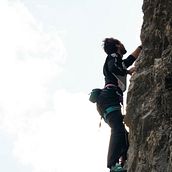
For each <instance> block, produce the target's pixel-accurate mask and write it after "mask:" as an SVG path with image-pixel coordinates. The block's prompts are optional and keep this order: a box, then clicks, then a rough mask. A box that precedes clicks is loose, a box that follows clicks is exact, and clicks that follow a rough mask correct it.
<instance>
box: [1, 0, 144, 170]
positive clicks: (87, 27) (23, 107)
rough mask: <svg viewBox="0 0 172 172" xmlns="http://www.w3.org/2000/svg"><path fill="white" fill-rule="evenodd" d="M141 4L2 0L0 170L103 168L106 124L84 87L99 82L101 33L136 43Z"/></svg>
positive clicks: (123, 0)
mask: <svg viewBox="0 0 172 172" xmlns="http://www.w3.org/2000/svg"><path fill="white" fill-rule="evenodd" d="M141 6H142V1H141V0H140V1H138V0H120V1H117V0H87V1H84V2H83V1H81V0H80V1H79V0H9V1H8V0H0V81H1V84H0V171H2V172H66V171H69V170H70V171H75V172H80V171H81V169H82V172H88V171H99V172H104V171H107V169H106V154H107V147H108V141H109V135H108V134H109V128H108V127H107V126H106V124H104V123H103V126H102V128H101V129H99V128H98V123H99V115H98V114H97V112H96V109H95V105H94V104H91V103H90V102H89V101H88V93H89V92H90V91H91V89H92V88H95V87H100V88H101V87H103V85H104V81H103V79H104V78H103V75H102V66H103V63H104V60H105V54H104V52H103V50H102V47H101V45H102V40H103V39H104V38H105V37H115V38H117V39H120V40H121V41H122V42H123V43H124V44H125V46H126V48H127V49H128V52H131V51H133V50H134V49H135V48H136V47H137V46H138V45H139V44H140V29H141V24H142V11H141Z"/></svg>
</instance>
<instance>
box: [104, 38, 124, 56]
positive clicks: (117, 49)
mask: <svg viewBox="0 0 172 172" xmlns="http://www.w3.org/2000/svg"><path fill="white" fill-rule="evenodd" d="M103 42H104V44H103V48H104V51H105V52H106V54H108V55H109V54H112V53H119V54H120V55H121V56H123V55H124V54H125V53H126V52H127V51H126V49H125V47H124V45H123V44H122V43H121V42H120V41H119V40H117V39H114V38H106V39H105V40H104V41H103Z"/></svg>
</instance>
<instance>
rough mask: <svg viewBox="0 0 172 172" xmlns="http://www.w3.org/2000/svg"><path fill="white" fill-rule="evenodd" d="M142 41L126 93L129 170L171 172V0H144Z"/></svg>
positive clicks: (132, 171) (131, 171)
mask: <svg viewBox="0 0 172 172" xmlns="http://www.w3.org/2000/svg"><path fill="white" fill-rule="evenodd" d="M142 9H143V13H144V19H143V25H142V30H141V41H142V44H143V50H142V53H141V55H140V57H139V58H138V59H137V61H136V63H135V65H136V74H134V75H133V76H132V78H131V83H130V86H129V91H128V96H127V115H126V118H125V120H126V123H127V125H128V126H129V128H130V136H129V140H130V148H129V152H128V153H129V160H128V171H129V172H172V0H144V1H143V7H142Z"/></svg>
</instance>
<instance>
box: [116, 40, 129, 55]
mask: <svg viewBox="0 0 172 172" xmlns="http://www.w3.org/2000/svg"><path fill="white" fill-rule="evenodd" d="M117 47H118V52H119V54H121V55H124V54H126V53H127V50H126V49H125V47H124V45H123V44H122V43H121V42H120V41H119V44H118V45H117Z"/></svg>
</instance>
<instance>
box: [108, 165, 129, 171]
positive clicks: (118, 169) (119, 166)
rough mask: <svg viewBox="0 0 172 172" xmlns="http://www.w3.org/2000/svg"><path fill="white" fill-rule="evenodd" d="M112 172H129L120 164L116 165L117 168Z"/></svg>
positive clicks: (112, 168)
mask: <svg viewBox="0 0 172 172" xmlns="http://www.w3.org/2000/svg"><path fill="white" fill-rule="evenodd" d="M110 172H127V170H125V169H124V168H122V166H121V165H120V164H118V163H116V165H115V166H112V167H111V169H110Z"/></svg>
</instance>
